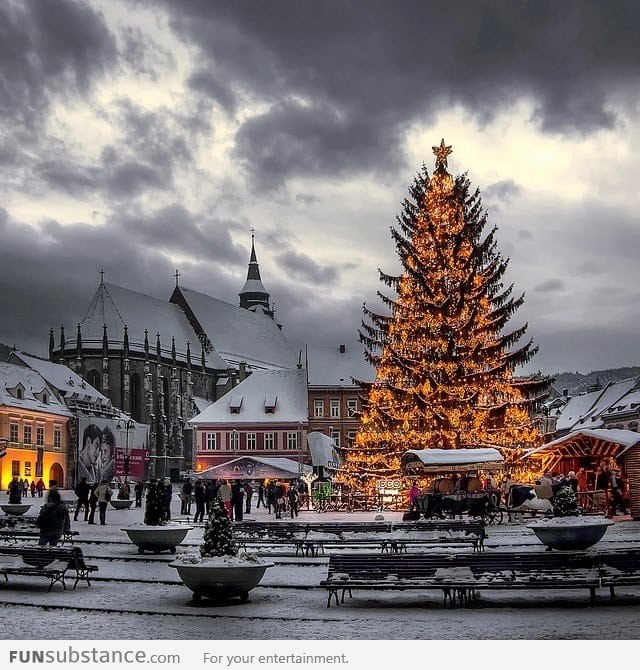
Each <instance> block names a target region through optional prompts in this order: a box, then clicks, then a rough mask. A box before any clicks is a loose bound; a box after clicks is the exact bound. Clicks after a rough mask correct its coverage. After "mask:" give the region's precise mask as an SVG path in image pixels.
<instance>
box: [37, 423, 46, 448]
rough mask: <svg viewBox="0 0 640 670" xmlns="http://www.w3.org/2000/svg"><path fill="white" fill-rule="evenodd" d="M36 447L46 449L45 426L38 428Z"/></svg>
mask: <svg viewBox="0 0 640 670" xmlns="http://www.w3.org/2000/svg"><path fill="white" fill-rule="evenodd" d="M36 445H37V446H38V447H44V426H36Z"/></svg>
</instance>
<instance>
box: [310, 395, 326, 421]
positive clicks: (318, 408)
mask: <svg viewBox="0 0 640 670" xmlns="http://www.w3.org/2000/svg"><path fill="white" fill-rule="evenodd" d="M313 416H315V417H316V419H318V418H322V417H323V416H324V400H323V399H322V398H316V399H315V400H314V401H313Z"/></svg>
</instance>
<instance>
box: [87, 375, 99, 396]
mask: <svg viewBox="0 0 640 670" xmlns="http://www.w3.org/2000/svg"><path fill="white" fill-rule="evenodd" d="M87 381H88V382H89V384H91V386H93V388H94V389H96V390H97V391H101V390H102V388H101V387H102V384H101V382H100V373H99V372H98V371H97V370H89V372H87Z"/></svg>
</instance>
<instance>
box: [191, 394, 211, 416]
mask: <svg viewBox="0 0 640 670" xmlns="http://www.w3.org/2000/svg"><path fill="white" fill-rule="evenodd" d="M192 399H193V404H194V405H195V407H196V410H198V412H199V413H200V412H204V410H205V409H207V407H209V406H210V405H213V401H212V400H207V398H201V397H200V396H197V395H194V396H193V397H192Z"/></svg>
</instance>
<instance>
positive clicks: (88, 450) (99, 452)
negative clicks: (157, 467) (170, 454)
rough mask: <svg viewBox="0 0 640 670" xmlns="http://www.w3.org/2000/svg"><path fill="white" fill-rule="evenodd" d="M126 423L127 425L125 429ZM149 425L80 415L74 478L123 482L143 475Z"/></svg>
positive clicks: (89, 480) (145, 470)
mask: <svg viewBox="0 0 640 670" xmlns="http://www.w3.org/2000/svg"><path fill="white" fill-rule="evenodd" d="M127 426H128V428H127ZM148 440H149V426H147V425H146V424H143V423H136V422H135V421H131V420H128V419H115V418H114V419H102V418H98V417H92V416H89V417H80V418H79V420H78V445H77V449H78V451H77V454H76V463H77V464H78V465H77V473H76V481H80V479H81V478H82V477H86V478H87V481H88V482H100V481H102V480H103V479H105V480H106V481H108V482H110V481H116V482H120V481H124V478H125V476H126V477H127V478H128V479H130V480H134V481H135V480H139V479H144V478H145V477H146V472H147V467H148V464H149V447H148Z"/></svg>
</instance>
